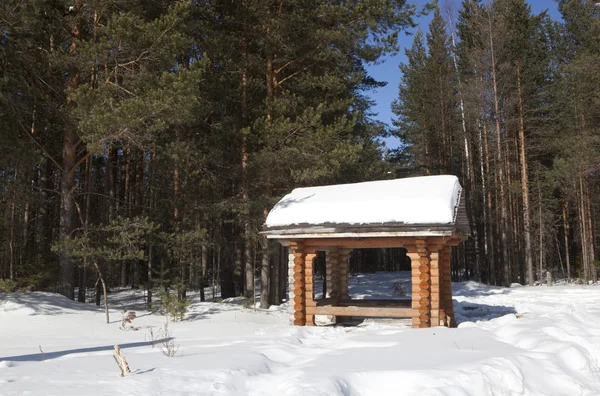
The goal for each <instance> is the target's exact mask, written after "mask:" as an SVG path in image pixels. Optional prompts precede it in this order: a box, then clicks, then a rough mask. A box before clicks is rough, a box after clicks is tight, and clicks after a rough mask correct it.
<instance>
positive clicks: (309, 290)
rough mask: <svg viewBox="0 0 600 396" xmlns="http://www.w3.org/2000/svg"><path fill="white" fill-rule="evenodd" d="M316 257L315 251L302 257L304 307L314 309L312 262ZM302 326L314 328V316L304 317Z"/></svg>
mask: <svg viewBox="0 0 600 396" xmlns="http://www.w3.org/2000/svg"><path fill="white" fill-rule="evenodd" d="M316 257H317V252H316V251H315V250H313V251H311V252H308V251H305V257H304V267H305V268H304V289H305V293H304V307H305V308H306V307H316V306H317V303H316V302H315V289H314V287H315V282H314V277H313V273H314V260H315V258H316ZM304 324H305V325H307V326H315V325H316V323H315V316H314V315H308V314H306V315H305V321H304Z"/></svg>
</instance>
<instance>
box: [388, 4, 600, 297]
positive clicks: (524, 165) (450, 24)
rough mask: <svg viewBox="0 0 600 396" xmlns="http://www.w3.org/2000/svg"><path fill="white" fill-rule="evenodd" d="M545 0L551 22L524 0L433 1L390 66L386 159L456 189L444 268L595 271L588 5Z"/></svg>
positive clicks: (492, 279) (485, 276)
mask: <svg viewBox="0 0 600 396" xmlns="http://www.w3.org/2000/svg"><path fill="white" fill-rule="evenodd" d="M557 3H558V10H559V12H560V13H561V16H562V19H561V20H560V21H555V20H552V19H551V18H550V16H549V15H548V14H547V13H546V12H544V13H542V14H539V15H535V14H533V13H532V11H531V7H530V6H529V5H528V4H527V2H526V1H525V0H494V1H490V2H485V3H484V2H482V1H479V0H463V1H462V4H461V5H460V8H459V9H458V10H455V9H452V7H448V6H446V7H440V6H437V5H436V7H435V11H434V16H433V20H432V21H431V24H430V26H429V32H428V33H427V34H426V35H423V34H422V33H421V32H419V33H417V34H416V35H415V37H414V42H413V45H412V47H411V48H410V49H408V50H407V51H406V55H407V58H408V60H407V62H406V63H404V64H402V65H401V66H400V69H401V71H402V80H401V83H400V86H399V97H398V99H397V101H396V102H395V103H394V106H393V110H394V113H395V114H396V119H395V132H394V133H395V135H396V136H398V137H399V138H401V139H402V141H403V142H404V144H405V146H404V147H403V148H401V149H400V150H397V151H396V153H395V161H396V162H397V163H398V164H399V165H400V166H401V168H402V169H403V170H406V169H409V170H411V171H412V172H413V174H438V173H450V174H456V175H459V176H460V179H461V182H462V184H463V186H464V188H465V191H466V203H467V209H468V215H469V221H470V224H471V229H472V237H471V238H469V240H468V241H467V243H466V244H465V246H464V247H463V248H461V249H459V250H458V251H456V252H455V253H454V254H455V259H458V260H455V263H458V265H455V266H454V271H455V275H456V276H459V275H460V276H462V277H467V278H472V279H477V280H482V281H484V282H488V283H491V284H506V285H508V284H510V283H511V282H520V283H529V284H534V283H535V282H536V281H538V280H539V281H542V280H544V279H545V274H546V271H551V272H552V273H554V276H560V277H564V278H568V279H573V278H579V279H582V280H585V281H596V280H597V276H598V275H597V273H598V268H599V265H598V261H597V249H598V240H597V238H596V231H597V227H598V221H599V217H598V216H599V214H600V213H599V207H598V205H599V204H600V200H599V199H598V197H599V196H600V195H599V194H598V192H599V191H600V184H599V183H598V181H599V180H598V177H597V176H598V170H599V169H600V145H599V143H600V140H599V139H600V7H599V6H598V4H597V3H596V2H595V1H591V0H558V1H557ZM456 14H457V17H456Z"/></svg>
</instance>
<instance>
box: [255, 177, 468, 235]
mask: <svg viewBox="0 0 600 396" xmlns="http://www.w3.org/2000/svg"><path fill="white" fill-rule="evenodd" d="M460 191H461V186H460V183H459V182H458V178H457V177H456V176H451V175H436V176H421V177H408V178H404V179H395V180H379V181H370V182H363V183H353V184H338V185H334V186H320V187H304V188H296V189H294V190H293V191H292V192H291V193H289V194H287V195H286V196H285V197H283V198H282V199H281V201H279V202H278V203H277V205H275V207H273V209H272V210H271V212H270V213H269V215H268V216H267V220H266V222H265V225H266V226H267V227H283V226H290V225H297V224H311V225H320V224H380V223H404V224H450V223H453V222H454V218H455V213H456V206H457V205H458V201H459V198H460ZM357 209H360V210H357Z"/></svg>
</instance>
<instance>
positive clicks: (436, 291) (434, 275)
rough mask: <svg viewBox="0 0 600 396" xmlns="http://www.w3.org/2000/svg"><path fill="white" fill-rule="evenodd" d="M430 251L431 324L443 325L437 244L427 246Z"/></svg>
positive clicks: (433, 325)
mask: <svg viewBox="0 0 600 396" xmlns="http://www.w3.org/2000/svg"><path fill="white" fill-rule="evenodd" d="M429 250H430V251H431V256H430V261H429V265H430V268H431V280H430V282H431V326H432V327H435V326H444V318H443V316H442V315H441V298H440V297H441V295H440V254H439V250H440V248H439V246H435V245H433V246H429Z"/></svg>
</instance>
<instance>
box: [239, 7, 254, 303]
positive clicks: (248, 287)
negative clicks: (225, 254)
mask: <svg viewBox="0 0 600 396" xmlns="http://www.w3.org/2000/svg"><path fill="white" fill-rule="evenodd" d="M242 9H243V12H244V25H243V29H244V31H243V37H242V98H241V99H242V100H241V102H242V103H241V111H242V136H241V139H242V144H241V165H242V174H241V176H242V177H241V183H240V188H241V196H242V204H243V206H244V219H243V229H244V244H243V256H244V264H245V268H244V273H245V276H244V279H245V283H244V295H245V296H246V297H247V298H253V297H254V265H253V258H252V256H251V253H250V246H251V241H252V230H251V229H250V202H249V199H248V140H247V135H246V133H247V132H246V129H245V128H246V127H247V126H248V125H247V121H248V44H247V41H246V13H247V12H248V3H247V0H242Z"/></svg>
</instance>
